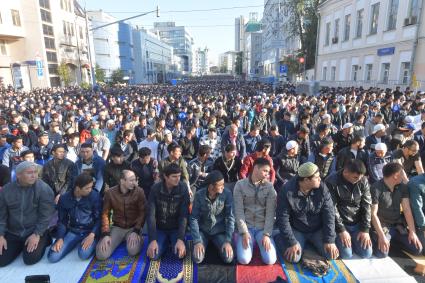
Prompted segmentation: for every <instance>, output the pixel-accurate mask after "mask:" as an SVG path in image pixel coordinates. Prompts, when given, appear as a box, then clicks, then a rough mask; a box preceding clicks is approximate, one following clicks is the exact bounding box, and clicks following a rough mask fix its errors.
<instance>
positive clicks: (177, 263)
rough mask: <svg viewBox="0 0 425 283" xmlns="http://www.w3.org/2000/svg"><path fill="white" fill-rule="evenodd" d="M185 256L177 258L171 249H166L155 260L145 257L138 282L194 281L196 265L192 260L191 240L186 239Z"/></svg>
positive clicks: (182, 282) (185, 282)
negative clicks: (158, 258) (159, 257)
mask: <svg viewBox="0 0 425 283" xmlns="http://www.w3.org/2000/svg"><path fill="white" fill-rule="evenodd" d="M187 247H188V248H187V251H186V256H185V257H184V258H183V259H179V258H178V257H177V256H176V255H175V254H174V253H173V252H172V251H171V250H169V251H166V252H165V253H164V255H163V256H162V258H161V259H160V260H157V261H151V260H150V259H149V258H147V259H146V265H145V267H144V271H143V274H142V279H141V281H140V282H146V283H162V282H173V283H192V282H193V283H196V282H198V274H197V271H198V267H197V265H196V264H194V263H193V261H192V256H191V251H192V241H188V245H187Z"/></svg>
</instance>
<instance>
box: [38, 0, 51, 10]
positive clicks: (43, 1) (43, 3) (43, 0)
mask: <svg viewBox="0 0 425 283" xmlns="http://www.w3.org/2000/svg"><path fill="white" fill-rule="evenodd" d="M39 3H40V7H41V8H44V9H48V10H50V3H49V0H40V1H39Z"/></svg>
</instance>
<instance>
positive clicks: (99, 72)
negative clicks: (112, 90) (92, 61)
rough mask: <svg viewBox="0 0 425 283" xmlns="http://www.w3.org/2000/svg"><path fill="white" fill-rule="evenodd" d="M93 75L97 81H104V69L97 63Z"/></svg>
mask: <svg viewBox="0 0 425 283" xmlns="http://www.w3.org/2000/svg"><path fill="white" fill-rule="evenodd" d="M94 71H95V76H96V81H97V82H105V70H103V69H101V68H100V66H99V65H98V64H96V67H95V70H94Z"/></svg>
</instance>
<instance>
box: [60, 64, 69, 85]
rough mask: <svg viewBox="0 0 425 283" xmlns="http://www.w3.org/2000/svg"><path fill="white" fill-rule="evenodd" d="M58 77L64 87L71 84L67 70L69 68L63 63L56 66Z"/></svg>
mask: <svg viewBox="0 0 425 283" xmlns="http://www.w3.org/2000/svg"><path fill="white" fill-rule="evenodd" d="M58 75H59V78H60V79H61V81H62V82H63V84H64V85H65V86H68V85H69V83H70V82H71V71H70V70H69V67H68V65H67V64H65V62H62V63H60V65H59V66H58Z"/></svg>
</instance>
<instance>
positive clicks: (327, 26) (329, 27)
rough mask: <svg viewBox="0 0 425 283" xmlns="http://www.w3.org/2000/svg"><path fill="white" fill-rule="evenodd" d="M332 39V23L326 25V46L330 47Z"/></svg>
mask: <svg viewBox="0 0 425 283" xmlns="http://www.w3.org/2000/svg"><path fill="white" fill-rule="evenodd" d="M330 37H331V23H326V38H325V46H328V45H329V41H330Z"/></svg>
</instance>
